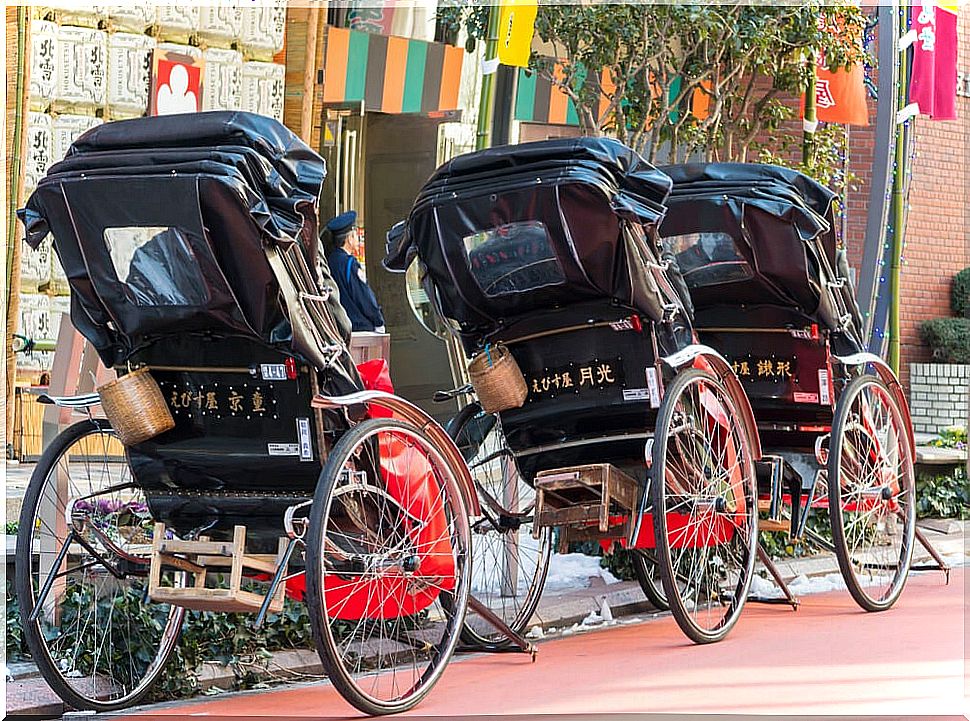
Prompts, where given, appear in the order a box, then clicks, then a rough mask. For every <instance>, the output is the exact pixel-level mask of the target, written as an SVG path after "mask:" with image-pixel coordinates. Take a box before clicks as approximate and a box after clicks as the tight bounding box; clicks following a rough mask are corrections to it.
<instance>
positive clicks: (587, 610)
mask: <svg viewBox="0 0 970 721" xmlns="http://www.w3.org/2000/svg"><path fill="white" fill-rule="evenodd" d="M6 470H7V478H6V485H7V511H8V516H7V517H8V520H13V519H15V518H16V515H14V516H13V517H11V515H10V512H11V510H12V506H14V507H16V511H17V513H19V503H20V498H21V497H22V494H23V491H24V489H25V488H26V484H27V481H28V480H29V477H30V473H31V472H32V471H33V464H22V465H17V464H7V467H6ZM921 525H924V532H925V534H926V536H927V537H928V539H929V540H930V541H931V542H932V543H933V545H934V547H935V548H936V549H937V551H938V552H939V553H940V555H942V556H943V557H944V559H945V560H946V561H947V562H948V563H949V564H950V565H951V566H959V565H963V564H965V563H967V562H968V561H970V546H968V543H970V538H968V535H970V534H968V532H970V522H966V521H965V522H959V521H948V522H935V523H934V522H929V523H926V524H923V523H922V522H921ZM934 528H935V529H937V530H934ZM13 540H14V537H12V536H11V537H8V538H7V541H8V543H7V555H8V558H7V562H8V568H9V569H12V564H13V556H12V547H13V545H12V543H11V541H13ZM929 560H930V559H929V555H928V554H927V553H926V552H925V551H924V550H923V549H922V548H921V547H920V546H919V544H917V546H916V549H915V553H914V565H916V564H922V563H927V562H928V561H929ZM595 565H596V564H595V563H593V564H591V566H592V568H594V569H595ZM777 565H778V568H779V570H780V571H781V573H782V575H783V577H784V578H785V580H786V581H788V582H793V584H792V586H793V590H794V591H795V593H796V596H797V595H800V594H801V593H817V592H820V591H825V590H837V589H844V585H842V583H841V579H840V577H839V576H838V573H839V569H838V564H837V562H836V559H835V557H834V556H832V555H830V554H819V555H817V556H811V557H807V558H800V559H785V560H780V561H777ZM592 573H595V570H594V571H592ZM921 573H926V572H921ZM928 573H934V572H928ZM935 573H938V572H935ZM603 575H606V576H608V575H609V574H600V575H594V576H591V577H590V578H588V579H587V581H586V585H583V586H581V587H579V586H578V584H577V585H575V586H573V587H570V588H564V589H563V588H560V589H556V588H551V587H550V588H547V590H546V591H545V592H544V593H543V596H542V598H541V600H540V603H539V607H538V609H537V611H536V614H535V616H534V618H533V619H532V622H531V623H530V627H535V626H538V627H540V628H541V629H542V630H541V631H534V632H533V634H532V635H533V636H534V637H537V638H542V637H549V636H555V635H567V636H568V635H571V634H573V633H577V632H579V631H583V630H587V629H588V628H589V627H590V624H591V623H592V625H593V626H595V625H596V620H597V618H598V617H599V615H600V614H601V612H602V610H603V607H604V603H605V604H606V605H607V606H609V609H610V613H611V614H612V615H613V616H614V617H615V618H624V619H625V620H632V619H633V618H638V619H646V618H651V617H656V616H662V615H667V614H662V613H660V612H658V611H657V610H656V609H654V608H653V607H652V606H651V604H650V603H649V602H648V601H647V600H646V598H645V597H644V595H643V593H642V591H641V590H640V588H639V586H638V585H637V584H636V582H634V581H622V582H618V583H607V582H606V581H605V580H604V578H603ZM756 590H757V591H758V593H760V594H762V595H772V594H774V595H779V592H778V591H777V589H775V588H773V584H771V582H770V581H768V580H759V581H758V586H757V589H756ZM842 592H843V593H844V590H843V591H842ZM905 598H906V597H905V594H904V596H903V602H905ZM786 610H787V609H786V607H784V606H781V607H779V608H778V609H777V612H778V613H785V612H786ZM591 614H596V615H595V616H591ZM584 620H586V621H587V623H586V624H585V625H584V623H583V622H584ZM267 666H268V670H267V674H266V679H267V682H272V681H278V680H281V679H292V678H306V676H307V675H309V676H317V675H320V674H322V668H321V667H320V664H319V660H318V658H317V656H316V653H315V651H313V650H294V651H284V652H279V653H276V654H274V655H273V658H272V659H271V660H270V661H269V662H268V664H267ZM10 671H11V672H12V673H13V676H14V679H15V680H14V681H13V682H9V683H8V684H7V708H6V711H7V713H8V714H12V713H15V714H32V715H45V716H56V715H59V714H60V713H61V710H62V704H61V703H60V700H59V699H58V698H57V696H56V695H55V694H54V693H53V692H52V691H51V690H50V689H49V688H48V687H47V685H46V683H45V682H44V681H43V679H42V678H40V676H39V675H38V673H37V670H36V668H35V667H34V666H33V664H30V663H21V664H11V665H10ZM233 681H234V675H233V673H232V671H231V669H228V668H226V667H224V666H222V665H221V664H218V663H207V664H205V666H204V667H203V668H202V669H201V675H200V685H201V687H202V688H204V689H209V688H223V689H225V688H230V687H231V685H232V683H233Z"/></svg>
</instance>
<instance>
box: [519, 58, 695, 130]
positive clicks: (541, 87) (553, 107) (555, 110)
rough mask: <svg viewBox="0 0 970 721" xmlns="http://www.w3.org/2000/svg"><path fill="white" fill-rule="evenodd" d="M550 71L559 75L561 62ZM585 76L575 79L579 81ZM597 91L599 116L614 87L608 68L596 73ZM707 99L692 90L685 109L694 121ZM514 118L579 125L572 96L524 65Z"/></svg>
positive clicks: (677, 88) (676, 85)
mask: <svg viewBox="0 0 970 721" xmlns="http://www.w3.org/2000/svg"><path fill="white" fill-rule="evenodd" d="M553 73H554V74H555V75H556V77H557V78H561V77H562V74H563V69H562V65H559V64H557V65H555V66H554V67H553ZM584 78H585V75H582V74H581V75H580V76H579V77H578V78H577V81H578V82H582V81H583V79H584ZM600 87H601V88H602V91H601V93H600V100H599V108H598V115H599V117H603V116H604V115H605V114H606V113H607V111H608V110H609V105H610V98H611V96H612V95H613V92H614V91H615V89H616V85H615V83H614V82H613V78H612V74H611V73H610V71H609V69H607V68H603V70H602V71H601V73H600ZM680 87H681V86H680V80H679V78H678V79H675V81H674V83H672V84H671V87H670V94H671V97H672V98H673V97H676V95H677V94H679V93H680ZM709 103H710V98H709V96H708V95H707V94H705V93H704V92H703V91H701V90H700V89H698V90H695V91H694V93H693V95H692V96H691V99H690V103H689V104H688V110H689V112H690V113H691V114H692V115H694V116H695V117H696V118H697V119H698V120H703V119H704V118H706V117H707V115H708V112H709V111H708V107H709ZM515 119H516V120H521V121H523V122H527V123H546V124H549V125H579V115H578V113H577V112H576V106H575V105H574V104H573V101H572V99H571V98H570V97H569V96H568V95H566V93H564V92H563V91H562V90H560V89H559V88H558V87H556V84H555V83H553V82H552V81H551V80H549V79H548V78H545V77H542V76H541V74H540V73H538V72H536V71H534V70H532V71H530V70H526V69H525V68H520V69H519V78H518V84H517V87H516V96H515ZM671 122H677V111H673V112H672V113H671Z"/></svg>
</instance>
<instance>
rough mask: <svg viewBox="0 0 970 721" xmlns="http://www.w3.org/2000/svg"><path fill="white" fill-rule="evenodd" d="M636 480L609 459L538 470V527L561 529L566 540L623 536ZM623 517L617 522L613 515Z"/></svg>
mask: <svg viewBox="0 0 970 721" xmlns="http://www.w3.org/2000/svg"><path fill="white" fill-rule="evenodd" d="M639 489H640V484H639V482H638V481H637V480H636V479H634V478H631V477H630V476H628V475H627V474H625V473H624V472H623V471H621V470H620V469H619V468H617V467H616V466H614V465H612V464H609V463H593V464H588V465H583V466H570V467H567V468H556V469H552V470H547V471H540V472H539V474H538V475H537V476H536V521H535V523H534V524H533V534H538V533H539V529H540V528H544V527H555V526H558V527H560V528H561V529H562V533H561V536H560V538H561V542H560V545H561V546H564V545H566V544H567V543H568V542H569V541H579V540H596V539H601V538H611V537H622V536H625V535H627V534H628V532H629V524H630V518H631V517H632V515H633V513H634V512H635V511H636V508H637V498H638V495H639ZM618 517H619V518H622V519H623V520H622V521H621V522H616V520H615V519H616V518H618Z"/></svg>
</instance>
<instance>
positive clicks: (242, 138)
mask: <svg viewBox="0 0 970 721" xmlns="http://www.w3.org/2000/svg"><path fill="white" fill-rule="evenodd" d="M325 174H326V170H325V165H324V162H323V159H322V158H320V156H318V155H317V154H316V153H314V152H313V151H312V150H311V149H310V148H309V147H308V146H307V145H305V144H304V143H303V142H302V141H301V140H300V139H299V138H298V137H296V136H295V135H294V134H293V133H291V132H290V131H289V130H287V129H286V128H285V127H284V126H283V125H281V124H280V123H278V122H277V121H275V120H273V119H271V118H266V117H262V116H259V115H254V114H251V113H240V112H213V113H192V114H187V115H172V116H162V117H153V118H139V119H136V120H125V121H119V122H114V123H107V124H105V125H102V126H99V127H97V128H94V129H92V130H90V131H88V132H87V133H85V134H84V135H82V136H81V137H80V138H79V139H78V140H77V141H76V142H75V143H74V144H73V145H72V146H71V149H70V151H69V152H68V154H67V157H66V158H65V159H64V160H63V161H61V162H60V163H57V164H56V165H54V166H53V167H52V168H51V169H50V171H49V172H48V174H47V176H46V177H45V178H44V179H43V180H41V182H40V183H39V185H38V187H37V190H36V191H35V192H34V194H33V195H32V196H31V197H30V198H29V199H28V201H27V207H26V208H25V209H23V210H22V211H20V217H21V219H22V220H23V221H24V224H25V226H26V228H27V242H28V243H30V244H31V245H34V246H36V245H37V244H38V243H40V241H41V240H42V239H43V238H44V237H45V236H46V235H47V234H48V232H50V233H52V234H53V236H54V248H55V250H56V251H57V254H58V257H59V258H60V260H61V264H62V265H63V266H64V270H65V273H66V275H67V278H68V280H69V282H70V285H71V290H72V299H71V318H72V321H73V322H74V325H75V326H76V327H77V328H78V330H79V331H80V332H81V333H82V334H83V335H85V336H86V337H87V338H88V339H89V340H91V341H92V343H93V344H94V345H95V347H96V348H97V349H98V351H99V353H100V354H101V356H102V359H103V360H104V362H105V363H106V364H109V365H110V364H114V363H118V362H121V361H122V360H124V359H125V358H127V357H128V356H130V355H131V353H132V352H133V351H134V350H136V349H137V348H139V347H140V346H143V345H145V344H147V343H150V342H152V341H154V340H156V339H158V338H161V337H164V336H166V335H170V334H181V333H185V332H192V331H207V332H214V333H232V334H241V335H245V336H249V337H255V338H257V339H260V340H262V341H263V342H265V343H267V344H272V345H280V346H285V347H289V346H290V345H291V344H292V345H294V346H295V347H296V349H297V351H298V352H303V353H304V355H306V356H308V359H311V360H312V359H314V353H313V349H312V348H310V347H309V346H310V345H312V344H311V343H309V342H307V339H306V337H304V336H305V335H306V333H305V332H303V331H301V332H300V333H295V332H294V327H293V324H292V323H291V315H292V313H291V312H292V311H293V310H294V309H293V308H288V303H289V304H291V305H292V303H290V301H289V300H288V299H290V298H295V297H297V296H299V295H300V294H299V293H298V292H295V291H293V289H292V288H290V285H291V283H290V281H291V280H292V281H293V283H294V284H295V286H300V287H302V288H303V289H305V290H306V291H307V292H310V293H318V292H319V290H318V285H317V283H316V281H317V280H318V279H317V278H316V277H315V273H313V272H311V271H309V270H308V269H313V268H315V265H316V261H317V258H316V256H317V253H316V243H317V202H318V198H319V194H320V187H321V185H322V183H323V179H324V177H325ZM297 256H301V257H302V260H300V259H298V258H297ZM271 258H284V259H288V262H287V263H284V262H283V261H282V260H280V261H278V262H277V265H276V266H275V267H274V265H273V262H272V260H271ZM284 266H285V268H284ZM287 272H288V273H289V275H292V276H294V277H293V278H290V277H289V275H288V273H287ZM295 276H302V277H299V278H297V277H295ZM329 310H330V312H331V314H332V315H333V316H334V317H336V318H337V320H338V323H340V324H341V326H342V327H341V328H340V329H339V330H340V331H343V330H345V329H346V328H349V325H346V316H345V315H344V314H343V311H342V309H340V307H339V303H338V302H337V299H336V298H335V297H333V298H332V299H331V303H330V304H329ZM296 336H299V337H296Z"/></svg>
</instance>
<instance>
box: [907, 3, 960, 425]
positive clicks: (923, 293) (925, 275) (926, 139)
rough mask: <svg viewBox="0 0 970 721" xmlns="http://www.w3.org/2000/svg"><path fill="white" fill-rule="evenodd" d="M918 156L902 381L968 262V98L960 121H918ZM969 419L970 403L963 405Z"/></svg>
mask: <svg viewBox="0 0 970 721" xmlns="http://www.w3.org/2000/svg"><path fill="white" fill-rule="evenodd" d="M959 33H960V49H959V60H958V62H957V68H958V69H959V70H960V71H961V72H968V71H970V5H967V4H964V6H963V10H962V12H961V15H960V19H959ZM915 132H916V157H915V158H914V160H913V178H912V184H911V186H910V188H911V189H910V196H909V204H910V209H909V217H908V222H907V226H906V237H905V246H904V248H903V265H902V267H901V274H900V284H901V288H902V297H901V300H900V308H901V314H900V324H901V338H900V341H901V344H902V347H901V352H902V357H903V359H904V364H903V373H902V376H903V378H902V380H903V382H904V383H907V382H908V380H909V369H908V368H907V367H906V366H907V365H908V364H910V363H920V362H925V361H928V360H929V359H930V353H929V350H928V349H927V348H925V347H924V346H923V345H922V343H921V341H920V338H919V325H920V323H921V322H922V321H924V320H926V319H928V318H936V317H939V316H949V315H952V313H951V311H950V285H951V280H952V278H953V276H954V275H955V274H956V273H957V272H958V271H960V270H963V269H964V268H966V267H967V266H970V167H968V164H970V98H965V97H958V98H957V120H952V121H937V120H930V119H928V118H923V117H920V118H918V119H917V120H916V121H915ZM962 412H963V414H964V421H963V422H964V423H965V422H966V418H965V415H966V403H965V402H964V405H963V411H962Z"/></svg>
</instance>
